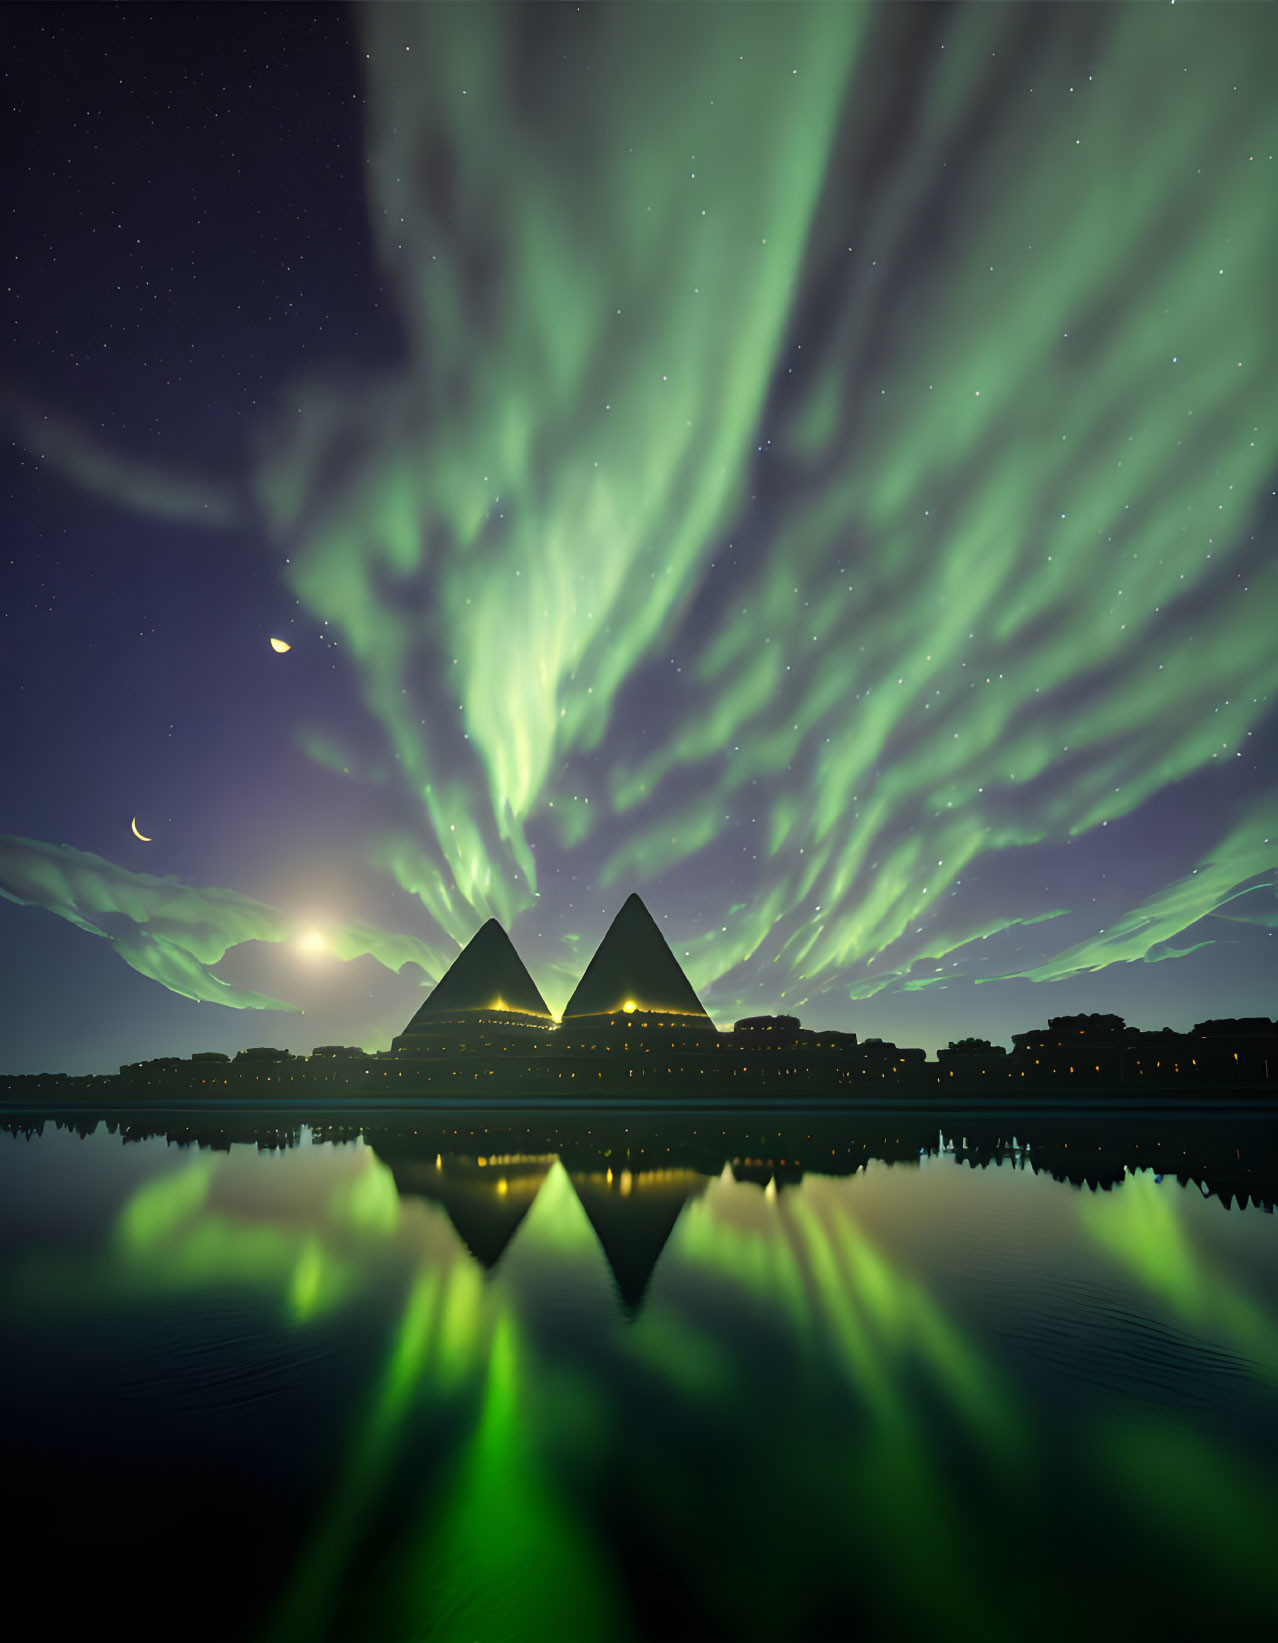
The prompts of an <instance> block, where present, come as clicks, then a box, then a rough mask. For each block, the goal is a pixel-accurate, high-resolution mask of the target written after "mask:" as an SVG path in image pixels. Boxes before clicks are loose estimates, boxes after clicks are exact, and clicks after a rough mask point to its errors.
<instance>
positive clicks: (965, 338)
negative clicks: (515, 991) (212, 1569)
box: [0, 3, 1278, 1072]
mask: <svg viewBox="0 0 1278 1643" xmlns="http://www.w3.org/2000/svg"><path fill="white" fill-rule="evenodd" d="M0 26H2V27H3V29H4V34H5V40H6V46H7V51H6V53H5V66H4V69H3V72H4V78H5V93H6V97H5V103H6V116H5V117H6V123H7V130H6V133H5V138H6V145H7V146H6V153H7V154H8V155H9V156H10V159H9V162H8V166H7V171H6V178H5V184H4V194H5V222H6V225H7V228H8V233H7V235H6V240H7V244H8V247H9V249H8V252H7V274H8V278H7V282H6V285H7V289H6V305H7V325H6V337H7V344H8V346H7V350H6V358H5V362H4V366H3V375H2V377H0V416H2V417H3V423H4V427H5V432H6V439H5V443H4V453H3V461H4V490H5V495H6V499H7V507H6V518H7V521H8V529H7V530H6V532H5V540H4V543H3V548H2V560H0V562H2V563H3V568H4V575H3V579H2V580H0V634H2V635H3V643H2V648H0V688H2V690H3V702H4V709H5V711H4V734H3V736H0V830H2V831H3V837H0V952H2V955H3V990H4V997H5V1001H6V1008H5V1011H4V1014H3V1024H2V1025H0V1070H3V1071H9V1072H28V1071H39V1070H55V1069H60V1070H65V1071H68V1072H82V1071H108V1070H112V1069H113V1068H114V1066H115V1065H117V1064H118V1063H120V1062H122V1061H126V1060H134V1059H138V1058H140V1057H143V1056H148V1055H160V1054H189V1053H190V1052H191V1051H193V1050H198V1049H226V1050H234V1049H238V1048H240V1047H243V1046H245V1045H251V1044H275V1045H279V1046H282V1047H287V1048H291V1049H295V1050H308V1049H309V1048H310V1047H311V1046H312V1045H314V1044H316V1043H333V1042H342V1043H359V1044H363V1045H365V1046H366V1047H368V1048H378V1047H383V1046H385V1045H386V1044H387V1043H388V1042H389V1039H390V1036H391V1035H392V1033H394V1032H396V1031H398V1030H400V1029H401V1028H402V1026H403V1024H404V1023H405V1022H406V1021H407V1020H408V1019H409V1017H410V1016H411V1015H412V1013H413V1011H414V1010H415V1009H416V1007H417V1005H418V1004H419V1003H420V1001H421V998H422V996H423V990H424V989H425V988H427V987H428V986H429V985H430V984H431V983H432V981H433V980H434V979H436V978H437V977H438V976H439V975H440V974H441V973H442V971H443V969H444V968H445V967H446V966H447V964H448V963H449V962H450V960H451V958H452V957H453V956H454V955H455V954H456V953H457V951H458V950H459V945H460V944H462V943H464V942H465V941H466V940H467V939H468V938H469V937H470V936H471V935H472V934H473V933H474V931H475V929H477V928H478V926H479V925H480V924H481V923H482V922H483V921H484V920H485V919H487V918H489V917H492V916H495V917H497V918H499V919H501V920H502V922H503V923H504V924H505V925H506V926H507V927H508V928H509V929H510V931H511V933H512V936H513V938H514V940H515V943H516V946H517V947H518V948H519V950H520V952H521V953H522V955H523V957H524V958H525V960H526V962H527V963H528V965H529V967H530V969H531V970H532V973H533V975H534V977H535V979H536V980H537V982H538V984H539V985H540V987H541V989H542V992H543V993H544V994H545V996H546V998H547V999H548V1001H549V1002H550V1004H551V1006H552V1008H558V1007H560V1006H561V1005H562V1004H563V1002H564V1001H565V1000H566V998H567V996H568V994H569V993H570V991H571V990H572V987H573V985H574V984H575V981H576V979H577V977H578V976H579V975H580V973H581V970H582V969H583V968H584V966H585V963H586V961H587V960H588V958H589V956H590V953H591V952H592V951H593V948H594V945H595V943H596V942H597V941H598V939H599V937H600V936H601V935H602V933H603V931H604V929H605V928H606V926H607V924H608V922H609V920H610V919H611V917H612V915H613V914H614V913H615V911H616V910H617V909H618V908H619V907H620V905H621V903H622V901H623V900H624V899H625V897H626V895H627V894H628V893H629V892H630V891H631V890H638V891H639V893H640V894H641V895H642V896H643V897H644V899H645V901H646V902H647V904H648V906H649V908H650V909H651V911H652V913H653V915H654V917H655V918H656V919H657V921H658V923H659V924H660V926H661V928H662V929H663V931H665V932H666V933H667V936H668V939H669V940H670V943H671V945H672V947H673V948H674V950H675V952H676V954H677V955H678V956H679V958H680V959H681V961H682V962H683V964H684V966H685V968H686V970H687V972H688V974H689V976H690V978H691V979H692V981H693V983H694V984H695V985H696V987H697V988H698V990H699V991H700V993H701V995H702V997H703V998H704V1000H705V1002H706V1004H707V1007H708V1008H709V1009H710V1011H711V1014H712V1015H713V1016H714V1017H715V1019H716V1020H717V1021H718V1022H719V1023H720V1024H724V1025H726V1024H727V1023H730V1022H731V1021H732V1020H733V1019H734V1018H736V1017H737V1016H740V1015H743V1014H749V1013H757V1012H761V1011H773V1010H786V1011H792V1012H794V1013H796V1014H798V1015H800V1016H801V1017H802V1018H803V1020H804V1021H805V1022H806V1023H807V1024H808V1025H813V1026H835V1027H842V1028H845V1029H850V1030H853V1031H856V1032H859V1033H860V1034H861V1035H862V1036H874V1035H879V1036H883V1037H889V1038H895V1039H896V1040H897V1041H898V1042H901V1043H907V1044H921V1045H923V1046H924V1047H925V1048H927V1049H928V1050H929V1051H930V1050H933V1049H934V1048H935V1047H936V1046H937V1045H938V1044H944V1043H945V1042H946V1041H947V1040H949V1039H951V1038H956V1037H961V1036H966V1035H969V1034H976V1035H979V1036H986V1037H990V1038H992V1039H994V1040H995V1041H1003V1042H1006V1041H1007V1040H1008V1038H1009V1036H1010V1034H1011V1033H1012V1032H1013V1031H1017V1030H1021V1029H1022V1028H1027V1027H1030V1026H1034V1025H1036V1024H1039V1023H1041V1022H1042V1021H1044V1020H1045V1019H1046V1018H1047V1017H1048V1016H1049V1015H1059V1014H1065V1013H1071V1012H1073V1011H1076V1010H1105V1011H1109V1010H1113V1011H1117V1012H1118V1013H1120V1014H1123V1015H1125V1016H1126V1017H1127V1019H1128V1020H1129V1021H1132V1022H1134V1023H1136V1024H1137V1025H1141V1026H1147V1027H1158V1026H1163V1025H1170V1026H1173V1027H1181V1028H1183V1027H1186V1026H1188V1025H1190V1024H1192V1023H1193V1022H1194V1021H1196V1020H1199V1019H1202V1018H1203V1017H1207V1016H1212V1015H1227V1014H1266V1015H1270V1014H1273V1013H1275V1001H1274V989H1273V981H1274V977H1275V974H1276V973H1278V970H1276V968H1275V963H1274V949H1273V945H1272V942H1273V933H1274V928H1275V923H1276V922H1278V909H1276V906H1275V876H1276V875H1275V869H1276V867H1278V833H1276V831H1275V829H1276V828H1278V814H1276V808H1278V807H1276V805H1275V796H1276V788H1278V781H1276V779H1275V771H1276V769H1278V766H1276V762H1275V755H1276V754H1278V714H1276V713H1275V694H1274V692H1275V683H1276V682H1278V643H1276V642H1275V632H1276V629H1275V620H1274V613H1275V610H1278V555H1276V554H1275V524H1276V521H1278V511H1276V510H1278V497H1276V494H1275V493H1276V491H1278V416H1276V415H1275V411H1276V409H1278V407H1276V405H1275V400H1276V398H1278V359H1276V358H1275V354H1276V353H1278V326H1276V323H1275V314H1274V283H1273V270H1274V268H1275V266H1278V228H1276V225H1278V212H1275V209H1274V201H1275V199H1276V198H1278V162H1276V161H1275V153H1278V104H1275V101H1274V98H1273V95H1272V65H1273V63H1274V62H1275V61H1278V19H1276V18H1275V14H1274V8H1272V7H1269V6H1260V5H1233V4H1229V3H1223V4H1217V5H1213V6H1210V7H1207V6H1192V5H1187V4H1184V3H1182V4H1172V5H1163V4H1133V5H1105V4H1097V5H1087V6H1077V5H1063V6H1056V5H1052V4H1044V5H1033V6H1029V5H1025V6H1019V5H1018V6H1014V5H971V6H967V5H955V6H946V5H886V6H872V5H865V6H852V5H849V6H841V5H824V4H823V5H807V4H802V3H796V4H788V5H777V6H773V5H768V4H758V5H742V6H736V5H733V4H723V5H715V6H692V5H661V6H639V5H635V6H612V5H582V6H572V5H561V6H553V7H551V6H544V7H543V6H525V7H505V6H499V5H493V6H487V5H484V6H480V5H476V6H460V5H459V6H415V5H395V6H387V7H382V6H380V5H367V6H361V7H358V8H354V9H351V8H345V7H331V8H330V7H315V6H309V5H291V6H270V7H264V8H260V7H257V6H253V5H241V6H234V7H202V6H198V5H196V6H183V7H163V8H158V9H153V8H150V7H148V6H144V5H138V6H124V7H117V6H113V5H102V6H89V7H80V6H63V5H59V4H49V5H43V6H38V7H11V8H9V9H8V10H7V11H6V12H5V13H4V15H3V19H2V21H0ZM272 638H276V639H279V640H282V641H283V642H284V643H285V644H287V646H288V647H289V648H288V649H287V650H286V651H284V650H277V649H275V648H273V647H272V645H271V643H270V641H271V639H272ZM134 819H136V823H137V830H138V831H139V832H141V833H143V834H145V835H147V840H148V841H149V842H144V841H143V840H142V839H139V838H137V837H136V836H135V834H134V832H133V830H132V829H131V825H130V824H131V821H132V820H134Z"/></svg>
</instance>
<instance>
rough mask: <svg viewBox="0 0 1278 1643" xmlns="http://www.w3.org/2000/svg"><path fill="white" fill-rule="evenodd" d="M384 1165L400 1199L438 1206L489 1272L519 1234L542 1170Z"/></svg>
mask: <svg viewBox="0 0 1278 1643" xmlns="http://www.w3.org/2000/svg"><path fill="white" fill-rule="evenodd" d="M387 1151H389V1149H387ZM387 1162H388V1163H389V1164H390V1169H391V1173H392V1174H393V1175H394V1177H395V1185H396V1187H397V1188H398V1190H399V1193H400V1196H401V1197H409V1196H411V1197H419V1198H426V1199H428V1200H429V1201H430V1202H431V1203H435V1204H438V1205H439V1206H440V1208H441V1209H442V1210H443V1211H444V1213H445V1214H446V1215H447V1216H448V1219H449V1220H450V1221H451V1222H452V1224H453V1227H454V1229H455V1230H456V1232H457V1235H458V1237H459V1238H460V1239H461V1241H462V1243H464V1244H465V1246H466V1248H467V1249H468V1250H469V1251H470V1253H471V1254H472V1255H473V1256H474V1257H475V1259H476V1260H477V1261H478V1262H479V1264H480V1265H481V1266H482V1267H485V1268H486V1269H488V1270H489V1271H491V1270H492V1268H493V1267H495V1266H496V1265H497V1262H498V1261H499V1260H500V1259H501V1257H502V1254H503V1252H504V1251H505V1249H506V1246H507V1244H509V1243H510V1240H511V1239H512V1238H513V1237H514V1236H515V1233H516V1232H517V1231H518V1230H519V1226H520V1223H521V1222H522V1221H523V1219H524V1216H525V1215H527V1213H528V1211H529V1209H530V1208H531V1206H532V1203H533V1200H534V1199H535V1198H536V1197H537V1194H538V1191H539V1190H540V1188H541V1184H542V1182H543V1181H544V1180H545V1178H546V1169H547V1166H546V1165H545V1164H540V1165H532V1166H527V1165H525V1166H523V1167H518V1166H517V1167H514V1168H493V1169H491V1170H487V1171H483V1172H481V1171H479V1170H478V1169H476V1168H474V1166H473V1163H471V1161H470V1160H466V1161H458V1160H453V1159H450V1160H449V1161H448V1163H447V1164H446V1165H444V1164H442V1163H441V1164H440V1165H436V1164H434V1163H429V1164H428V1163H427V1162H426V1161H425V1160H424V1159H422V1160H418V1159H415V1158H412V1157H408V1158H399V1157H394V1156H390V1157H388V1159H387Z"/></svg>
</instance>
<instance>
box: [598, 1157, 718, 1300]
mask: <svg viewBox="0 0 1278 1643" xmlns="http://www.w3.org/2000/svg"><path fill="white" fill-rule="evenodd" d="M708 1182H709V1176H706V1175H701V1174H699V1173H698V1172H697V1171H695V1170H661V1171H654V1172H653V1173H651V1174H643V1173H640V1174H636V1175H635V1176H633V1177H631V1176H630V1172H629V1171H628V1170H627V1171H626V1172H624V1174H618V1175H617V1176H614V1178H613V1179H612V1180H611V1181H606V1180H605V1179H603V1178H602V1177H600V1176H598V1175H586V1176H580V1175H579V1176H577V1177H575V1178H574V1180H573V1186H574V1187H575V1188H576V1189H577V1196H578V1198H580V1199H581V1203H582V1208H583V1209H584V1210H585V1212H586V1214H587V1215H588V1216H589V1217H590V1224H591V1226H592V1227H594V1229H595V1234H596V1236H597V1237H598V1239H599V1242H600V1243H601V1244H602V1245H603V1251H604V1254H605V1255H606V1256H607V1257H608V1265H609V1266H610V1267H611V1268H612V1275H613V1277H614V1278H615V1279H616V1281H617V1288H618V1289H619V1290H620V1292H621V1299H622V1301H623V1302H624V1304H625V1307H626V1310H627V1312H629V1313H630V1314H631V1315H632V1316H633V1315H634V1314H635V1313H637V1312H638V1310H639V1307H640V1305H641V1304H642V1301H643V1297H644V1294H645V1292H646V1291H647V1288H648V1284H649V1281H650V1280H651V1278H652V1274H653V1270H654V1268H655V1267H656V1265H657V1262H658V1261H659V1260H660V1258H661V1252H662V1250H663V1249H664V1248H665V1247H666V1241H667V1239H668V1238H669V1237H670V1234H671V1232H672V1231H673V1230H674V1225H675V1222H676V1221H677V1220H678V1219H679V1217H680V1216H681V1215H682V1214H683V1207H684V1205H685V1204H686V1203H687V1202H688V1200H689V1199H690V1198H692V1197H695V1196H696V1195H697V1194H699V1193H701V1192H703V1191H704V1190H705V1188H706V1185H707V1183H708Z"/></svg>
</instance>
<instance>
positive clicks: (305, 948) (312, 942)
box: [297, 930, 328, 953]
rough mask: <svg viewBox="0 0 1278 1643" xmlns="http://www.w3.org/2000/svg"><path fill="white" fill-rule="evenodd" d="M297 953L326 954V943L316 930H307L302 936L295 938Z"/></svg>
mask: <svg viewBox="0 0 1278 1643" xmlns="http://www.w3.org/2000/svg"><path fill="white" fill-rule="evenodd" d="M297 950H298V952H299V953H326V952H327V951H328V942H327V941H326V940H325V939H324V937H323V935H322V934H321V933H320V932H319V931H318V930H308V931H307V932H306V934H305V935H304V936H299V937H298V938H297Z"/></svg>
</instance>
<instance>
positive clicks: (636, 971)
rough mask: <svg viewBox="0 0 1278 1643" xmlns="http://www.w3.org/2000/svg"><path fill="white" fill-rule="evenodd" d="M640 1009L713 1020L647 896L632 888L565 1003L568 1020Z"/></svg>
mask: <svg viewBox="0 0 1278 1643" xmlns="http://www.w3.org/2000/svg"><path fill="white" fill-rule="evenodd" d="M636 912H638V913H641V914H642V915H643V916H642V918H638V919H636V918H635V917H634V915H635V913H636ZM636 1011H644V1012H656V1013H659V1014H662V1015H679V1016H690V1017H694V1018H697V1019H699V1020H700V1021H702V1022H705V1023H708V1022H709V1019H710V1018H709V1016H707V1015H706V1011H705V1006H704V1005H703V1004H702V1002H701V1000H700V999H699V998H698V997H697V995H696V992H695V991H694V989H693V986H692V983H691V982H690V981H689V980H688V978H687V976H686V975H684V973H683V967H682V966H681V965H680V963H679V960H678V959H677V958H676V957H675V956H674V954H673V953H672V952H671V951H670V945H669V943H668V942H667V941H666V938H665V937H664V936H663V935H662V933H661V931H660V929H659V928H658V926H657V921H656V920H655V919H654V918H653V916H652V914H651V913H650V912H649V911H648V908H647V907H646V906H645V905H644V901H643V898H642V897H641V896H640V895H639V893H638V892H637V891H632V892H631V893H630V895H628V896H627V897H626V899H625V901H624V902H623V903H622V906H621V909H620V911H619V912H618V913H617V916H616V917H615V918H614V919H613V921H612V923H611V924H610V925H609V926H608V930H607V932H606V934H605V935H604V938H603V940H602V941H601V942H600V943H599V946H598V947H597V948H596V950H595V954H594V957H593V958H592V959H591V960H590V963H589V964H588V965H587V966H586V969H585V973H584V974H583V975H582V978H581V980H580V981H579V982H578V983H577V987H576V990H575V991H574V993H573V995H572V997H571V998H570V999H569V1000H568V1003H567V1004H566V1005H565V1006H564V1013H563V1019H564V1020H565V1021H568V1020H572V1019H575V1018H578V1017H581V1016H601V1017H602V1016H613V1015H618V1014H621V1013H624V1014H626V1015H631V1014H633V1013H634V1012H636Z"/></svg>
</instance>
